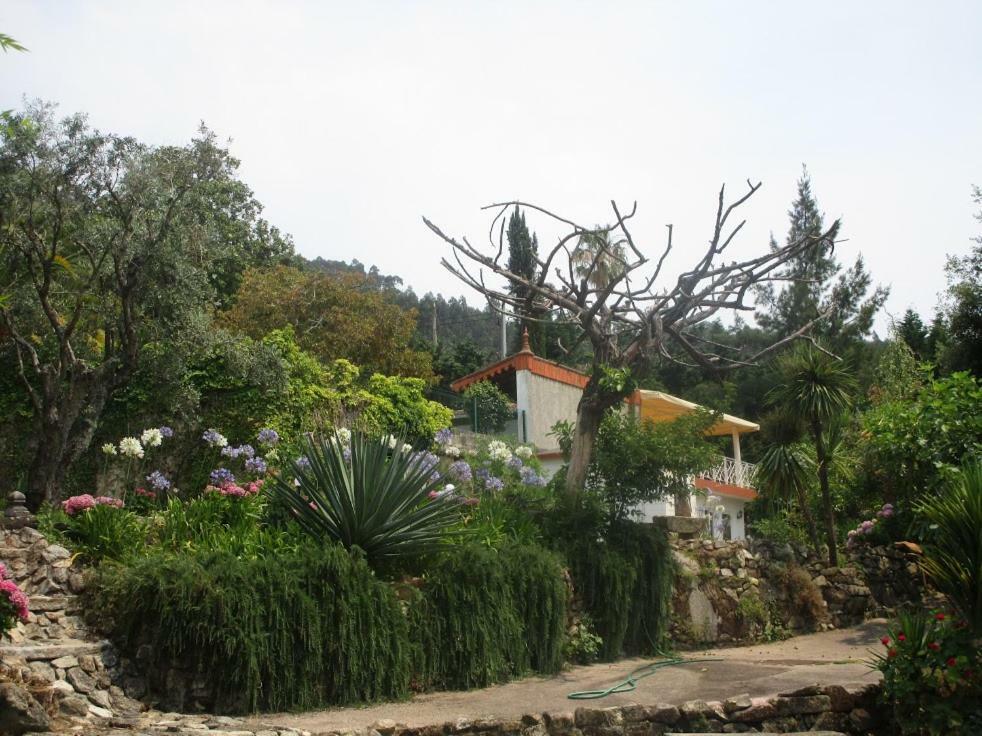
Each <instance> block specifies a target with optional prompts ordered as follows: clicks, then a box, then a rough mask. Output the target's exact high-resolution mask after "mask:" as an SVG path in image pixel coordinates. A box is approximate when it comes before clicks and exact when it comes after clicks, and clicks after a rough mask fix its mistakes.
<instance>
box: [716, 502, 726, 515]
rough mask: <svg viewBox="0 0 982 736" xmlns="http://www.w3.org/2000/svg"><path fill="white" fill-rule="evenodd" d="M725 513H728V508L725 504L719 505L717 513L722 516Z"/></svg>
mask: <svg viewBox="0 0 982 736" xmlns="http://www.w3.org/2000/svg"><path fill="white" fill-rule="evenodd" d="M724 511H726V506H724V505H723V504H717V506H716V513H718V514H722V513H723V512H724Z"/></svg>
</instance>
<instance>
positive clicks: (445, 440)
mask: <svg viewBox="0 0 982 736" xmlns="http://www.w3.org/2000/svg"><path fill="white" fill-rule="evenodd" d="M433 439H434V441H436V443H437V444H438V445H447V444H450V442H451V441H452V440H453V430H452V429H449V428H444V429H439V430H437V432H436V434H435V435H433Z"/></svg>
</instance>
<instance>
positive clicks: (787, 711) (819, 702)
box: [774, 695, 831, 716]
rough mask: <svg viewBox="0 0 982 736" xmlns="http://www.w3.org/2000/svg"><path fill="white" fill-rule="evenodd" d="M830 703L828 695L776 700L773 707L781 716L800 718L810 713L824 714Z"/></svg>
mask: <svg viewBox="0 0 982 736" xmlns="http://www.w3.org/2000/svg"><path fill="white" fill-rule="evenodd" d="M830 705H831V702H830V700H829V696H828V695H806V696H803V697H798V698H777V699H776V700H775V701H774V706H775V707H776V708H777V712H778V714H779V715H782V716H802V715H807V714H811V713H824V712H825V711H827V710H829V707H830Z"/></svg>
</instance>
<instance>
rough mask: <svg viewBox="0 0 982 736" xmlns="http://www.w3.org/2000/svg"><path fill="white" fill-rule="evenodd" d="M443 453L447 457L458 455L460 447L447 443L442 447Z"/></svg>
mask: <svg viewBox="0 0 982 736" xmlns="http://www.w3.org/2000/svg"><path fill="white" fill-rule="evenodd" d="M443 454H444V455H446V456H447V457H460V448H459V447H457V445H447V446H446V447H444V448H443Z"/></svg>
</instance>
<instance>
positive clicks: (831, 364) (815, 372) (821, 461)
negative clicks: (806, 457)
mask: <svg viewBox="0 0 982 736" xmlns="http://www.w3.org/2000/svg"><path fill="white" fill-rule="evenodd" d="M778 368H779V372H780V375H781V378H782V383H781V384H780V385H778V386H777V387H775V388H774V389H773V390H772V391H771V392H770V394H769V396H768V398H769V400H770V401H771V403H772V404H774V405H775V406H779V407H781V408H782V409H783V410H784V411H787V412H790V413H792V414H793V415H796V416H798V417H800V418H801V420H802V421H803V422H804V423H805V426H806V427H807V430H808V433H809V434H810V435H811V440H812V443H813V444H814V446H815V461H816V465H817V467H818V484H819V487H820V488H821V491H822V511H823V514H824V516H825V536H826V541H827V542H828V546H829V565H831V566H833V567H834V566H836V565H838V564H839V555H838V552H837V549H836V537H835V511H834V510H833V508H832V493H831V491H830V489H829V461H830V457H831V456H830V453H829V449H828V444H827V438H826V429H827V428H828V426H829V425H830V424H831V423H832V422H833V421H834V420H835V419H836V418H838V417H839V416H841V415H842V414H843V413H844V412H845V411H846V410H847V409H849V407H850V406H851V405H852V392H853V390H854V388H855V380H854V378H853V376H852V374H851V373H850V372H849V370H848V369H847V368H846V367H845V365H843V363H842V361H840V360H839V359H837V358H834V357H832V356H830V355H828V354H827V353H824V352H822V351H821V350H816V349H814V348H812V347H810V346H808V347H805V348H804V349H798V350H795V351H794V352H792V353H789V354H787V355H786V356H784V357H783V358H782V359H781V360H780V362H779V364H778Z"/></svg>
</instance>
